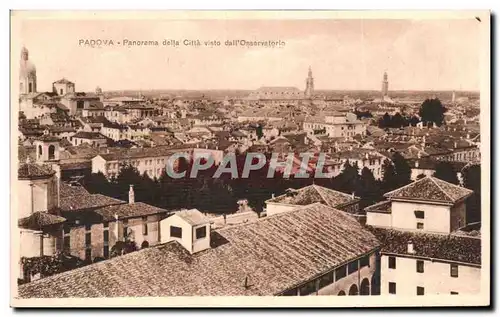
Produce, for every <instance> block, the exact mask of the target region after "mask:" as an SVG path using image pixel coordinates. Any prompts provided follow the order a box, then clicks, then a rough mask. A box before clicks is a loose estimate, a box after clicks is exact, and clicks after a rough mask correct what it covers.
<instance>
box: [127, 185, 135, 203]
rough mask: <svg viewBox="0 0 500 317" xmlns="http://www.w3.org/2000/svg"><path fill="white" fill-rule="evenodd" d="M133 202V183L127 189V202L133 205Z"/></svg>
mask: <svg viewBox="0 0 500 317" xmlns="http://www.w3.org/2000/svg"><path fill="white" fill-rule="evenodd" d="M134 203H135V194H134V185H130V189H129V190H128V204H129V205H133V204H134Z"/></svg>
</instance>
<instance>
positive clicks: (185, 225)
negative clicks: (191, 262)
mask: <svg viewBox="0 0 500 317" xmlns="http://www.w3.org/2000/svg"><path fill="white" fill-rule="evenodd" d="M160 230H161V231H160V232H161V234H160V235H161V243H166V242H170V241H177V242H179V243H180V244H181V245H182V246H183V247H184V248H185V249H186V250H187V251H189V253H191V254H193V253H196V252H199V251H203V250H207V249H209V248H210V219H209V218H207V217H205V216H204V215H203V214H202V213H201V212H200V211H199V210H197V209H190V210H181V211H179V212H177V213H175V214H174V215H172V216H170V217H168V218H166V219H164V220H162V221H161V222H160Z"/></svg>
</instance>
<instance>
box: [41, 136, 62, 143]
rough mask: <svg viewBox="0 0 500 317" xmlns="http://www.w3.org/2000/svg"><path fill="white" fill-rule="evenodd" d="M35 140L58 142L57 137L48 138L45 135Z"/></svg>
mask: <svg viewBox="0 0 500 317" xmlns="http://www.w3.org/2000/svg"><path fill="white" fill-rule="evenodd" d="M36 140H39V141H44V142H59V140H61V139H59V138H58V137H55V136H50V135H48V134H45V135H42V136H41V137H38V138H36Z"/></svg>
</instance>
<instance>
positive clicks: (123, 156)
mask: <svg viewBox="0 0 500 317" xmlns="http://www.w3.org/2000/svg"><path fill="white" fill-rule="evenodd" d="M192 150H193V148H192V145H189V147H185V148H184V147H179V148H172V147H161V146H158V147H153V148H134V149H129V150H128V151H127V152H116V153H106V154H100V156H101V157H102V158H103V159H105V160H106V161H118V160H128V159H136V158H144V157H158V156H167V155H172V154H173V153H176V152H184V151H187V152H191V151H192Z"/></svg>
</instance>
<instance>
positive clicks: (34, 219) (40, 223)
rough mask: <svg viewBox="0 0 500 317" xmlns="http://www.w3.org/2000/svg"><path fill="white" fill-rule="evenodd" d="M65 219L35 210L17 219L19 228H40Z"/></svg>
mask: <svg viewBox="0 0 500 317" xmlns="http://www.w3.org/2000/svg"><path fill="white" fill-rule="evenodd" d="M65 221H66V219H65V218H63V217H59V216H56V215H52V214H49V213H47V212H43V211H36V212H34V213H32V214H31V215H30V216H28V217H25V218H21V219H19V220H18V222H17V225H18V226H19V227H20V228H24V229H30V230H42V229H43V228H44V227H47V226H50V225H54V224H58V223H62V222H65Z"/></svg>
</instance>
